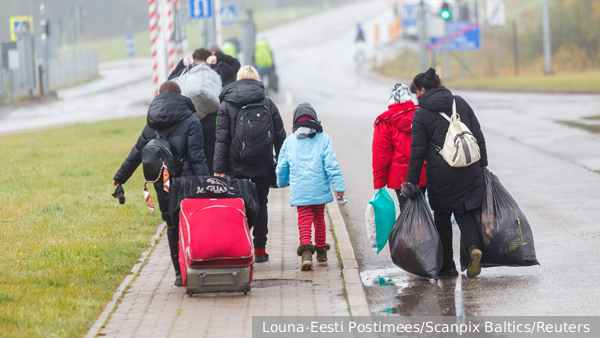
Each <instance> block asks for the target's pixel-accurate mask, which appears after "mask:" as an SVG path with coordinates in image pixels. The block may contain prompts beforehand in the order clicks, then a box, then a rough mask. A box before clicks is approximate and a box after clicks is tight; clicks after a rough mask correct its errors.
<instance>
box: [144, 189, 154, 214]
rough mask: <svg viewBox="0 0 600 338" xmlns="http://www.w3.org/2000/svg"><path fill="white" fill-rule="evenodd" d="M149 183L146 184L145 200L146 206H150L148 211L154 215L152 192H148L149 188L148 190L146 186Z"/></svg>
mask: <svg viewBox="0 0 600 338" xmlns="http://www.w3.org/2000/svg"><path fill="white" fill-rule="evenodd" d="M147 183H148V182H146V183H144V199H145V200H146V205H147V206H148V209H149V210H150V213H151V214H152V213H154V203H152V198H150V192H149V191H148V188H146V184H147Z"/></svg>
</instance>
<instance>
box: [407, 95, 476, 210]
mask: <svg viewBox="0 0 600 338" xmlns="http://www.w3.org/2000/svg"><path fill="white" fill-rule="evenodd" d="M454 99H455V100H456V111H457V113H458V115H460V121H461V122H462V123H464V124H465V125H466V126H467V127H468V128H469V129H470V130H471V132H472V133H473V135H474V136H475V138H476V139H477V143H478V144H479V150H480V152H481V159H480V160H479V162H478V163H473V164H472V165H470V166H468V167H463V168H455V167H451V166H450V165H449V164H448V163H447V162H446V161H445V160H444V158H443V157H442V155H440V154H439V153H438V152H437V151H436V150H435V147H434V146H433V145H432V143H433V144H435V145H437V146H440V147H441V146H443V145H444V141H445V139H446V133H447V132H448V120H446V119H445V118H444V117H443V116H441V115H440V112H444V113H446V114H447V115H448V116H451V115H452V100H454ZM424 161H427V164H426V165H425V171H426V176H427V191H428V194H429V203H430V205H431V208H432V209H433V210H436V211H447V212H459V213H461V212H464V211H465V210H473V209H477V208H478V207H480V206H481V199H482V196H483V173H482V170H481V168H482V167H487V165H488V163H487V151H486V148H485V138H484V137H483V132H482V131H481V127H480V126H479V121H477V117H476V116H475V113H473V109H471V107H470V106H469V104H468V103H467V102H466V101H465V100H463V98H461V97H460V96H454V95H452V93H451V92H450V91H449V90H448V89H446V88H445V87H439V88H435V89H430V90H428V91H427V92H425V93H424V94H423V95H421V96H419V109H417V111H416V112H415V115H414V117H413V120H412V141H411V150H410V163H409V165H408V178H407V180H408V182H410V183H413V184H415V185H418V184H419V177H420V175H421V168H422V167H423V162H424Z"/></svg>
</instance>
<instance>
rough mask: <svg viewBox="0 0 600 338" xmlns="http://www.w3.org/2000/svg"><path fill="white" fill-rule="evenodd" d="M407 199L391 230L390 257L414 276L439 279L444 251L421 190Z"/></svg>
mask: <svg viewBox="0 0 600 338" xmlns="http://www.w3.org/2000/svg"><path fill="white" fill-rule="evenodd" d="M418 194H419V196H418V197H416V198H414V199H410V200H408V202H407V203H406V204H405V205H404V208H402V213H400V216H399V217H398V219H397V220H396V224H394V228H393V229H392V232H391V233H390V237H389V243H390V253H391V254H392V261H393V262H394V264H396V265H397V266H398V267H399V268H400V269H402V270H404V271H406V272H410V273H412V274H415V275H417V276H421V277H426V278H433V279H436V280H437V279H438V274H439V272H440V269H441V267H442V261H443V259H444V251H443V249H442V242H441V241H440V235H439V234H438V232H437V229H436V227H435V223H434V222H433V217H432V216H431V211H430V210H429V207H428V206H427V203H426V202H425V198H424V197H423V194H422V193H421V191H419V192H418Z"/></svg>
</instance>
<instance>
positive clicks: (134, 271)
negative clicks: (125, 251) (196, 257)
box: [85, 222, 167, 338]
mask: <svg viewBox="0 0 600 338" xmlns="http://www.w3.org/2000/svg"><path fill="white" fill-rule="evenodd" d="M166 226H167V223H166V222H162V223H161V224H159V225H158V228H157V229H156V233H154V236H152V239H150V248H149V249H147V250H144V251H143V252H142V254H141V255H140V258H139V259H138V262H137V263H136V264H135V265H134V266H133V267H132V268H131V273H130V274H128V275H127V277H125V279H124V280H123V282H122V283H121V285H119V287H118V288H117V290H116V291H115V293H114V294H113V296H112V299H111V300H110V301H109V302H108V304H106V307H105V308H104V310H103V311H102V313H100V316H98V319H96V321H95V322H94V325H92V327H91V328H90V330H89V331H88V332H87V334H86V335H85V338H94V337H96V336H97V335H98V333H99V332H100V330H101V329H102V327H103V326H104V324H105V323H106V321H107V320H108V319H109V318H110V315H111V314H112V312H113V310H114V309H115V308H116V307H117V305H118V304H119V298H121V296H122V295H123V292H125V290H126V289H127V288H128V287H129V285H130V284H131V282H133V280H134V279H135V277H137V275H138V272H139V271H140V269H141V268H142V266H143V265H144V263H145V262H146V260H147V259H148V256H150V253H152V251H153V250H154V247H155V246H156V243H158V239H159V238H160V236H161V234H162V233H163V231H164V230H165V228H166Z"/></svg>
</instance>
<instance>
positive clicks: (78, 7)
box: [75, 3, 81, 50]
mask: <svg viewBox="0 0 600 338" xmlns="http://www.w3.org/2000/svg"><path fill="white" fill-rule="evenodd" d="M75 36H76V38H77V40H76V41H77V50H79V43H80V42H81V5H79V3H77V4H76V5H75Z"/></svg>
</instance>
